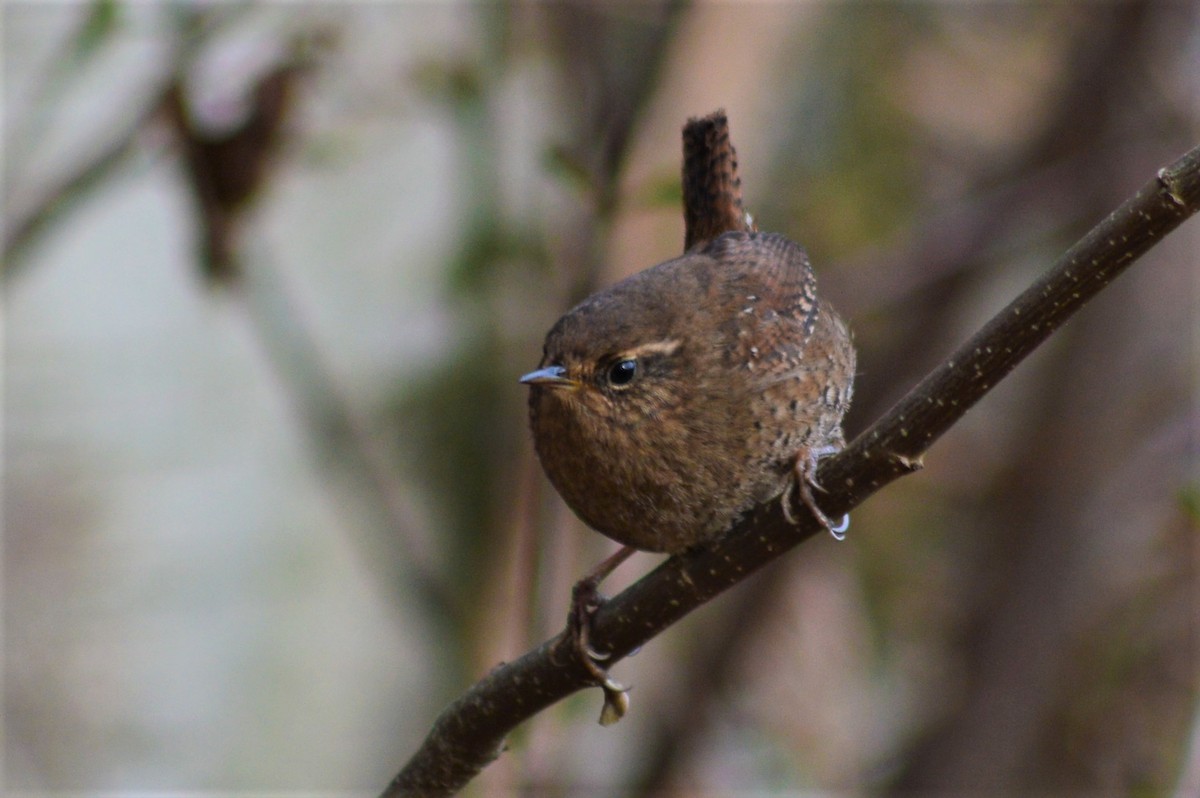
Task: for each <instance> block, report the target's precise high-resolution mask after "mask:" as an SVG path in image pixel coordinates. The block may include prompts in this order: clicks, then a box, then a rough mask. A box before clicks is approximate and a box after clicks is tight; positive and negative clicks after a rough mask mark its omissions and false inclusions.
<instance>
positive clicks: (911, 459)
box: [384, 147, 1200, 796]
mask: <svg viewBox="0 0 1200 798" xmlns="http://www.w3.org/2000/svg"><path fill="white" fill-rule="evenodd" d="M1198 209H1200V147H1197V148H1195V149H1193V150H1191V151H1190V152H1188V153H1187V154H1186V155H1184V156H1183V157H1182V158H1180V159H1179V160H1178V161H1176V162H1175V163H1174V164H1172V165H1171V166H1169V167H1167V168H1164V169H1161V170H1159V172H1158V174H1157V175H1156V176H1155V178H1154V179H1153V180H1151V181H1150V182H1149V183H1148V184H1147V185H1146V186H1144V187H1143V188H1142V189H1141V190H1140V191H1139V192H1138V193H1137V194H1136V195H1134V196H1133V197H1132V198H1131V199H1129V200H1128V201H1127V202H1125V203H1124V204H1123V205H1122V206H1121V207H1120V208H1118V209H1117V210H1116V211H1114V212H1113V213H1111V214H1110V215H1109V216H1108V217H1107V218H1106V219H1104V221H1102V222H1101V223H1100V224H1098V225H1097V226H1096V227H1095V228H1094V229H1093V230H1092V231H1091V232H1090V233H1088V234H1087V235H1086V236H1085V237H1084V238H1083V239H1081V240H1080V241H1079V242H1078V243H1077V244H1075V246H1073V247H1072V248H1071V249H1069V250H1068V251H1067V252H1066V253H1064V254H1063V255H1062V257H1060V258H1059V260H1058V261H1057V262H1056V263H1055V264H1054V266H1053V267H1052V268H1051V269H1050V270H1049V271H1048V272H1046V273H1045V274H1044V275H1043V276H1042V277H1041V278H1040V279H1038V280H1037V281H1036V282H1035V283H1034V284H1033V285H1031V286H1030V287H1029V288H1028V289H1027V290H1026V291H1025V292H1024V293H1022V294H1021V295H1020V296H1018V297H1017V298H1016V299H1015V300H1013V301H1012V302H1011V303H1010V304H1009V305H1008V306H1007V307H1006V308H1004V309H1003V310H1002V311H1001V312H1000V313H999V314H997V315H996V316H995V317H994V318H993V319H992V320H991V321H990V322H988V323H987V324H986V325H985V326H984V327H983V328H982V329H981V330H980V331H979V332H978V333H976V334H975V335H974V336H973V337H972V338H971V339H970V340H968V341H967V342H966V343H965V344H963V345H962V346H961V347H959V348H958V350H957V351H955V352H954V353H953V354H952V355H950V357H949V358H947V359H946V361H945V362H944V363H943V364H942V365H941V366H939V367H938V368H936V369H934V371H933V372H932V373H930V374H929V376H927V377H926V378H925V379H924V380H922V381H921V382H920V383H919V384H918V385H917V386H916V387H915V388H913V390H912V391H910V392H909V393H908V395H907V396H905V397H904V398H903V399H901V400H900V402H899V403H897V404H896V406H895V407H893V408H892V409H891V410H889V411H888V412H887V413H885V414H884V416H883V417H882V418H881V419H879V420H878V421H877V422H876V423H875V424H873V425H872V426H871V427H870V428H869V429H868V430H867V431H866V432H864V433H863V434H862V435H860V436H859V437H858V438H856V439H855V440H854V441H853V442H852V443H851V444H850V445H849V446H848V447H847V448H846V449H844V450H843V451H842V452H840V453H838V454H837V455H835V456H833V457H830V458H828V459H827V460H824V461H822V463H821V469H820V472H819V478H820V482H821V484H822V485H824V486H826V488H827V489H828V493H827V494H826V495H825V496H824V497H823V501H822V502H821V504H822V508H823V509H824V510H825V512H826V513H827V514H828V515H831V516H837V515H840V514H842V513H844V512H848V511H850V510H851V509H853V508H854V507H856V506H858V505H859V504H861V503H862V502H863V501H864V500H865V499H867V498H868V497H869V496H871V495H872V494H873V493H875V492H876V491H878V490H879V489H880V488H882V487H884V486H885V485H887V484H888V483H890V482H892V481H893V480H895V479H898V478H899V477H901V476H904V475H905V474H908V473H911V472H913V471H915V470H917V469H919V468H920V466H921V457H922V456H923V455H924V453H925V452H926V451H927V450H928V449H929V447H930V446H932V445H933V443H934V441H936V440H937V439H938V438H939V437H941V435H942V434H944V433H945V432H946V431H947V430H948V429H950V427H951V426H953V425H954V424H955V423H956V422H957V421H958V420H959V419H960V418H962V416H963V415H964V414H965V413H966V412H967V410H968V409H969V408H971V407H972V406H973V405H974V404H975V403H976V402H978V401H979V400H980V399H981V398H983V397H984V396H985V395H986V394H987V393H988V391H990V390H991V389H992V388H994V387H995V386H996V384H997V383H998V382H999V381H1000V380H1001V379H1003V378H1004V376H1005V375H1007V374H1008V373H1009V372H1010V371H1012V370H1013V369H1014V368H1015V367H1016V366H1017V364H1018V363H1020V362H1021V361H1022V360H1023V359H1024V358H1025V357H1027V356H1028V355H1029V354H1030V353H1031V352H1033V351H1034V350H1035V349H1036V348H1037V347H1038V346H1039V345H1040V344H1041V343H1042V342H1043V341H1045V340H1046V338H1048V337H1049V336H1050V335H1051V334H1053V333H1054V331H1055V330H1057V329H1058V328H1059V327H1061V326H1062V324H1063V323H1064V322H1066V320H1067V319H1068V318H1070V317H1071V316H1072V315H1073V314H1074V313H1075V312H1076V311H1078V310H1079V309H1080V308H1081V307H1083V305H1084V304H1086V303H1087V301H1088V300H1089V299H1091V298H1092V297H1093V296H1095V295H1096V294H1097V293H1099V292H1100V291H1101V290H1102V289H1103V288H1104V287H1105V286H1106V285H1108V283H1109V282H1111V281H1112V280H1113V279H1114V278H1115V277H1117V276H1118V275H1119V274H1120V273H1121V272H1122V271H1124V270H1125V269H1126V268H1128V267H1129V265H1130V264H1132V263H1133V262H1134V261H1135V260H1137V258H1138V257H1140V256H1141V255H1143V254H1144V253H1145V252H1147V251H1148V250H1149V249H1150V248H1151V247H1153V246H1154V245H1155V244H1157V243H1158V242H1159V241H1161V240H1162V239H1163V238H1164V237H1165V236H1166V235H1167V234H1168V233H1170V232H1171V231H1172V230H1174V229H1175V228H1176V227H1178V226H1179V225H1180V224H1181V223H1182V222H1183V221H1184V220H1185V219H1187V218H1188V217H1189V216H1191V215H1192V214H1194V213H1195V212H1196V211H1197V210H1198ZM797 517H799V518H800V519H802V520H801V522H800V524H798V525H796V526H792V525H790V524H788V523H787V521H786V520H785V519H784V516H783V512H782V508H781V505H780V503H779V502H774V501H773V502H770V503H768V504H766V505H763V506H761V507H759V508H757V509H756V510H755V511H754V512H753V513H751V514H750V515H748V516H747V517H746V518H743V519H742V520H741V521H739V522H738V523H737V524H736V525H735V526H734V528H733V529H731V530H730V532H729V534H728V535H726V536H725V537H723V538H722V539H720V540H718V541H717V542H715V543H714V544H712V545H711V546H709V547H706V548H703V549H696V550H693V551H691V552H688V553H687V554H683V555H679V556H675V557H671V558H670V559H668V560H667V561H666V562H664V563H663V564H662V565H661V566H659V567H658V568H657V569H655V570H654V571H653V572H651V573H650V574H649V575H647V576H646V577H644V578H643V579H641V580H640V581H639V582H637V583H636V584H634V585H632V586H631V587H630V588H629V589H627V590H625V591H624V592H623V593H621V594H620V595H618V596H616V597H615V598H613V599H612V600H611V601H610V602H608V603H607V604H605V605H604V606H603V607H601V608H600V609H599V610H598V611H597V613H596V615H595V616H594V618H593V625H592V642H593V645H594V646H595V647H596V648H597V649H598V650H606V651H609V652H611V659H610V660H609V661H608V663H609V664H611V663H613V662H616V661H618V660H620V659H622V658H623V657H625V656H627V655H628V654H629V653H630V652H631V651H633V650H635V649H637V648H638V647H640V646H642V645H644V644H645V643H646V642H648V641H649V640H651V639H653V638H654V637H655V636H656V635H658V634H659V633H660V632H662V631H663V630H664V629H666V628H667V627H668V626H670V625H671V624H673V623H675V622H676V621H678V620H679V619H681V618H683V617H684V616H685V615H687V614H688V613H690V612H691V611H693V610H695V609H696V608H697V607H699V606H700V605H702V604H704V603H705V602H706V601H708V600H709V599H711V598H713V597H714V596H716V595H718V594H719V593H721V592H723V591H724V590H727V589H728V588H730V587H732V586H733V585H735V584H737V583H738V582H741V581H742V580H743V579H745V578H746V577H747V576H749V575H750V574H751V573H753V572H754V571H757V570H758V569H759V568H761V567H763V566H764V565H766V564H767V563H769V562H771V561H772V560H774V559H775V558H777V557H779V556H780V555H781V554H783V553H784V552H785V551H787V550H789V549H791V548H792V547H794V546H796V545H797V544H798V543H800V542H802V541H803V540H805V539H806V538H808V537H811V536H812V535H814V534H816V533H817V532H819V531H821V529H822V527H820V526H819V524H818V523H817V522H816V520H815V519H812V518H810V517H809V516H808V514H806V513H803V512H800V513H797ZM591 685H592V681H591V677H590V675H589V673H588V671H587V670H586V669H585V668H584V667H583V665H582V664H581V663H580V662H579V661H578V660H577V659H575V657H574V656H573V654H572V644H571V641H570V639H569V638H568V637H567V636H566V635H565V634H559V635H558V636H556V637H554V638H552V639H550V640H548V641H546V642H544V643H542V644H541V645H540V646H538V647H537V648H535V649H534V650H532V651H530V652H528V653H527V654H525V655H524V656H522V657H521V658H520V659H518V660H517V661H515V662H512V663H507V664H503V665H500V666H498V667H497V668H495V669H494V670H493V671H492V672H491V673H490V674H488V675H487V676H486V677H484V679H483V680H481V681H480V682H478V683H477V684H476V685H475V686H474V687H472V688H471V689H470V690H468V691H467V692H466V693H465V694H464V695H463V696H461V697H460V698H459V699H457V700H456V701H454V702H453V703H452V704H451V705H450V706H449V707H447V708H446V709H445V710H444V711H443V712H442V714H441V716H439V717H438V719H437V721H436V722H435V724H434V727H433V729H432V730H431V731H430V733H429V736H428V737H426V739H425V742H424V743H423V744H422V746H421V748H420V749H419V750H418V751H417V752H416V753H415V754H414V755H413V757H412V758H411V759H410V760H409V762H408V763H407V764H406V765H405V767H404V769H403V770H401V772H400V773H399V775H398V776H396V778H395V779H394V780H393V781H392V783H391V784H390V785H389V786H388V788H387V789H386V790H385V792H384V795H385V796H410V795H411V796H415V795H421V796H444V795H452V794H454V793H455V792H456V791H458V790H459V789H460V788H461V787H462V786H463V785H465V784H466V783H467V782H468V781H470V779H471V778H473V777H474V776H475V775H476V774H477V773H478V772H479V771H480V770H482V769H483V768H484V767H485V766H487V764H488V763H489V762H491V761H492V760H493V759H495V758H496V757H497V756H499V754H500V752H501V750H502V746H503V743H504V738H505V736H506V735H507V734H508V733H509V732H511V731H512V730H513V729H514V728H516V726H518V725H519V724H520V723H522V722H523V721H525V720H527V719H529V718H530V717H532V716H533V715H535V714H537V713H538V712H540V711H541V710H542V709H544V708H546V707H548V706H550V705H551V704H553V703H555V702H557V701H559V700H561V699H563V698H565V697H567V696H568V695H570V694H572V693H574V692H577V691H578V690H581V689H583V688H585V687H589V686H591Z"/></svg>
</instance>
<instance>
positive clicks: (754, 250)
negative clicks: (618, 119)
mask: <svg viewBox="0 0 1200 798" xmlns="http://www.w3.org/2000/svg"><path fill="white" fill-rule="evenodd" d="M736 170H737V160H736V154H735V152H734V150H733V147H732V144H730V142H729V135H728V127H727V122H726V120H725V116H724V114H723V113H722V112H718V113H716V114H713V115H711V116H709V117H706V118H703V119H698V120H697V119H693V120H690V121H689V123H688V125H687V127H685V128H684V168H683V185H684V209H685V213H684V216H685V220H686V222H687V234H686V237H685V242H686V243H685V246H687V247H688V249H687V251H686V252H685V254H684V255H683V256H682V257H679V258H676V259H674V260H670V261H667V262H665V263H661V264H659V265H657V266H654V267H651V268H649V269H646V270H645V271H642V272H639V273H637V274H634V275H633V276H631V277H628V278H626V279H625V280H622V281H621V282H619V283H617V284H616V285H614V286H612V287H610V288H608V289H606V290H603V291H600V292H599V293H596V294H593V295H592V296H591V297H589V298H587V299H585V300H584V301H583V302H581V303H580V304H579V305H577V306H576V307H575V308H573V309H572V310H570V311H568V312H567V314H566V315H565V316H563V317H562V318H561V319H559V320H558V323H556V324H555V325H554V327H553V328H552V329H551V330H550V332H549V334H547V336H546V342H545V347H544V349H543V355H542V361H541V364H540V366H539V368H538V369H537V370H536V371H534V372H532V373H530V374H527V375H525V376H524V377H522V378H521V381H522V382H523V383H526V384H528V385H529V386H530V394H529V410H530V423H531V427H532V429H533V438H534V445H535V447H536V449H537V453H538V457H539V459H540V460H541V463H542V466H543V468H544V469H545V471H546V475H547V476H548V477H549V479H550V482H551V483H552V484H553V485H554V487H555V488H556V489H557V490H558V492H559V493H560V494H561V495H562V497H563V499H564V500H565V501H566V503H567V504H568V506H570V507H571V509H572V510H573V511H574V512H575V513H576V514H577V515H578V516H579V517H580V518H581V519H583V521H584V522H585V523H586V524H587V525H588V526H590V527H592V528H593V529H596V530H597V531H599V532H601V533H603V534H605V535H607V536H608V537H610V538H612V539H613V540H616V541H619V542H620V543H622V544H624V545H625V546H629V547H633V548H635V549H640V550H644V551H653V552H668V553H678V552H681V551H684V550H685V549H688V548H690V547H693V546H696V545H698V544H702V543H704V542H705V541H708V540H711V539H712V538H713V537H715V536H716V535H718V534H720V533H721V532H722V531H724V530H725V529H727V528H728V527H729V526H730V525H731V524H732V523H733V521H734V520H735V519H736V518H737V517H738V516H739V515H740V514H742V513H744V512H745V511H746V510H748V509H750V508H751V507H753V506H754V505H756V504H759V503H762V502H765V501H767V500H770V499H772V498H775V497H777V496H781V495H782V496H783V497H784V502H785V505H784V506H785V508H786V509H787V510H788V513H789V517H791V516H790V496H791V488H795V489H796V490H797V492H798V493H799V495H800V497H801V498H802V499H803V503H804V504H805V505H806V506H807V507H809V509H810V510H811V511H813V512H814V513H815V514H816V515H817V517H818V518H819V519H820V520H821V521H822V522H823V523H825V525H826V526H827V527H829V528H830V529H831V530H833V529H834V528H833V527H832V525H831V524H829V523H828V520H827V519H825V518H824V516H823V515H821V514H820V511H819V510H817V508H816V505H815V503H814V502H813V501H812V494H811V490H810V489H811V487H813V486H815V478H814V472H815V467H816V463H817V460H818V459H819V458H820V457H823V456H825V455H827V454H831V453H833V452H836V451H838V450H839V449H841V448H842V447H843V446H844V445H845V439H844V437H843V434H842V427H841V422H842V416H843V415H844V414H845V412H846V409H847V408H848V407H849V404H850V398H851V395H852V393H853V383H854V369H855V352H854V346H853V344H852V342H851V337H850V331H849V329H848V328H847V326H846V324H845V323H844V322H843V321H842V320H841V318H839V317H838V315H837V313H835V312H834V310H833V308H832V307H831V306H830V305H829V303H828V302H826V301H824V300H822V299H820V298H819V297H818V296H817V285H816V278H815V276H814V274H813V270H812V267H811V266H810V264H809V260H808V256H807V255H806V254H805V252H804V250H803V249H802V248H801V247H800V246H799V245H798V244H795V243H793V242H792V241H790V240H788V239H787V238H785V237H784V236H782V235H778V234H774V233H759V232H753V231H752V230H753V228H752V224H751V222H750V220H749V216H748V214H746V213H745V211H744V210H743V209H742V202H741V184H740V180H739V179H738V177H737V174H736ZM726 230H728V232H724V231H726ZM835 534H836V533H835Z"/></svg>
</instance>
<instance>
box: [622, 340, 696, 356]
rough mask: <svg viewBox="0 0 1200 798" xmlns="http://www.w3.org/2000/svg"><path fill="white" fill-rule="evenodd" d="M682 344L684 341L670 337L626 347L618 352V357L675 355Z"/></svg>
mask: <svg viewBox="0 0 1200 798" xmlns="http://www.w3.org/2000/svg"><path fill="white" fill-rule="evenodd" d="M681 346H683V341H681V340H679V339H678V338H668V339H666V340H663V341H651V342H650V343H648V344H642V345H641V346H635V347H633V348H632V349H626V350H625V351H624V352H621V353H620V354H618V355H617V357H621V358H635V357H637V356H639V355H673V354H675V352H676V351H678V349H679V347H681Z"/></svg>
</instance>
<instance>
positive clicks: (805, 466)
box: [782, 446, 850, 540]
mask: <svg viewBox="0 0 1200 798" xmlns="http://www.w3.org/2000/svg"><path fill="white" fill-rule="evenodd" d="M838 451H840V449H838V447H836V446H822V447H819V448H816V449H808V450H806V451H804V452H801V453H800V454H799V455H797V456H796V462H795V465H794V466H793V469H792V471H793V477H794V478H793V479H790V480H788V483H787V487H786V488H784V490H783V499H782V501H783V516H784V518H786V519H787V520H788V523H790V524H795V523H797V518H796V516H795V515H794V514H793V513H792V490H793V489H795V490H796V491H797V492H798V493H799V494H800V502H801V503H802V504H803V505H804V506H805V507H807V508H808V511H809V512H810V513H812V514H813V516H814V517H815V518H816V519H817V520H818V521H819V522H820V523H821V526H823V527H825V528H826V529H828V530H829V534H831V535H833V538H834V540H845V539H846V530H847V529H849V528H850V514H849V513H847V514H845V515H843V516H842V520H841V522H839V523H838V524H837V525H836V526H835V525H834V523H833V521H832V520H830V518H829V516H827V515H825V513H824V512H822V510H821V508H820V507H818V506H817V502H816V499H815V498H814V497H813V489H814V488H815V489H817V490H819V491H822V492H824V490H825V489H824V488H823V487H821V485H820V483H819V482H817V463H819V462H820V461H821V458H823V457H828V456H829V455H831V454H836V453H837V452H838Z"/></svg>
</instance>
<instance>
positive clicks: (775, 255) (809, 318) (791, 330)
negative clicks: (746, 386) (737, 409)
mask: <svg viewBox="0 0 1200 798" xmlns="http://www.w3.org/2000/svg"><path fill="white" fill-rule="evenodd" d="M703 254H705V255H707V256H709V257H711V258H712V259H713V260H714V261H716V263H717V268H718V269H719V270H720V271H721V272H722V273H723V274H724V275H726V276H727V280H726V285H727V286H728V290H729V291H731V292H732V294H733V295H734V296H735V297H737V304H738V307H737V308H736V310H735V313H734V314H733V315H732V316H731V317H730V318H729V319H728V321H727V322H726V323H725V324H726V330H725V332H726V341H727V345H728V347H729V350H728V358H729V363H730V364H732V365H736V366H740V367H745V368H747V369H749V370H759V371H761V372H762V373H763V376H764V377H765V378H770V377H773V376H783V375H785V374H787V373H789V372H791V371H792V370H794V369H795V368H796V367H797V366H798V365H800V362H801V359H802V358H803V356H804V350H805V347H806V346H807V344H808V341H809V339H810V338H811V337H812V334H813V331H814V330H815V329H816V326H817V319H818V314H819V313H820V308H821V306H820V303H819V302H818V301H817V280H816V276H815V275H814V274H813V270H812V267H811V266H810V265H809V262H808V256H807V255H806V254H805V252H804V250H803V249H802V248H801V247H800V246H799V245H798V244H796V243H795V242H793V241H791V240H789V239H788V238H786V237H784V236H781V235H778V234H775V233H727V234H725V235H723V236H720V237H719V238H717V239H716V240H715V241H713V242H712V243H711V244H709V246H708V247H706V248H705V249H704V251H703Z"/></svg>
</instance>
